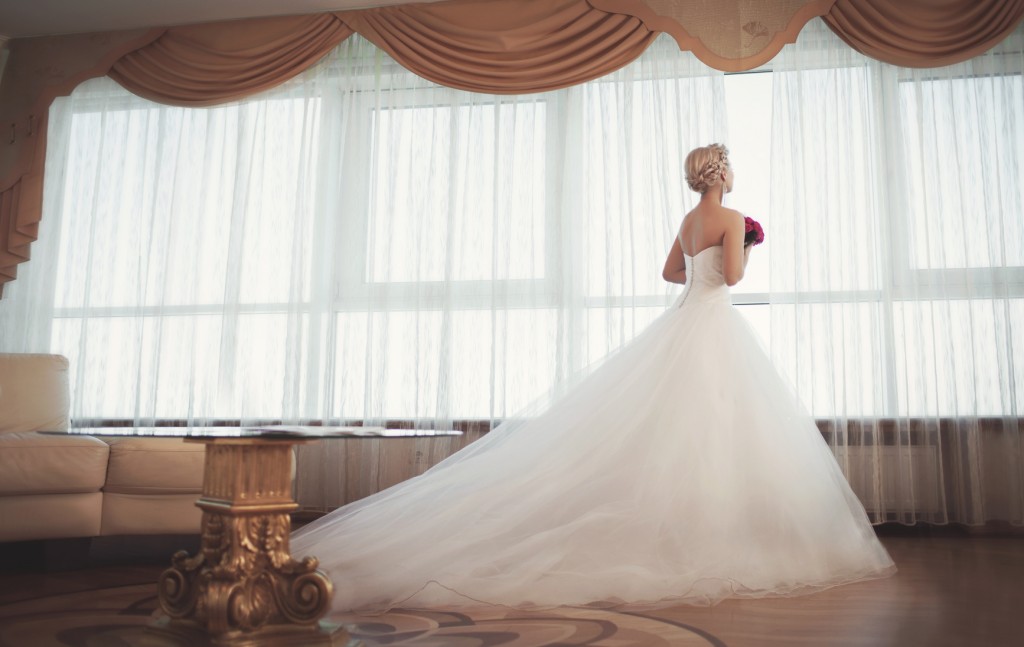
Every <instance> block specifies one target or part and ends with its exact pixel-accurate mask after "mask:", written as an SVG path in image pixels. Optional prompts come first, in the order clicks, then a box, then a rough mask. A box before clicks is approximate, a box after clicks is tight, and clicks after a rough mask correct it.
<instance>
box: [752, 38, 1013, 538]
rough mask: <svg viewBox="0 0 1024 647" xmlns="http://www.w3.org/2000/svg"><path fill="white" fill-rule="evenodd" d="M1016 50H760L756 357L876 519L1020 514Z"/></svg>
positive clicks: (806, 46)
mask: <svg viewBox="0 0 1024 647" xmlns="http://www.w3.org/2000/svg"><path fill="white" fill-rule="evenodd" d="M1022 50H1024V31H1022V30H1021V29H1018V30H1017V31H1016V32H1015V33H1014V34H1013V35H1012V36H1011V37H1010V38H1009V39H1007V40H1006V41H1005V42H1003V43H1002V44H1001V45H999V46H998V47H997V48H995V49H994V50H992V51H990V52H988V53H986V54H984V55H983V56H980V57H978V58H975V59H973V60H971V61H968V62H966V63H963V64H960V65H955V66H951V67H945V68H941V69H918V70H910V69H904V68H897V67H894V66H890V65H885V64H882V63H879V62H877V61H873V60H871V59H868V58H866V57H863V56H861V55H859V54H857V53H856V52H854V51H852V50H851V49H850V48H849V47H848V46H847V45H846V44H845V43H843V42H842V41H840V40H839V39H838V38H837V37H836V36H834V35H833V34H832V33H831V32H830V31H829V30H828V29H827V28H825V27H824V25H823V24H822V23H821V22H820V21H812V23H810V24H808V26H807V27H806V28H805V29H804V30H803V32H801V34H800V37H799V39H798V41H797V42H796V43H795V44H794V45H791V46H788V47H786V48H785V49H784V50H783V51H782V53H781V55H780V56H778V57H777V58H776V59H775V60H774V61H772V68H773V71H774V72H773V77H774V79H773V80H774V87H773V106H772V110H773V127H772V156H771V157H772V168H771V180H772V193H771V196H772V200H771V205H772V206H771V230H770V232H769V235H770V239H771V263H770V265H771V270H770V275H771V350H772V355H773V359H774V360H775V362H776V364H777V365H778V366H779V367H780V368H781V369H783V370H784V372H786V373H788V374H789V375H790V377H791V378H792V379H793V381H794V383H795V385H796V387H797V390H798V392H799V393H800V395H801V397H802V398H803V399H804V401H805V403H806V405H807V407H808V408H809V409H810V410H811V412H812V413H813V414H814V415H815V416H816V417H817V418H819V419H821V420H824V421H825V423H826V424H825V427H826V429H825V430H826V436H827V438H828V440H829V442H830V443H831V444H832V447H833V449H834V451H835V453H836V456H837V458H838V459H839V460H840V462H841V464H842V465H843V467H844V470H845V472H846V474H847V477H848V478H849V480H850V481H851V484H852V485H853V487H854V489H855V490H856V491H857V493H858V495H859V496H860V498H861V499H862V501H863V502H864V503H865V506H866V507H867V509H868V512H869V514H870V515H871V517H872V519H873V520H875V521H886V520H890V521H900V522H904V523H913V522H915V521H919V520H920V521H928V522H935V523H944V522H950V521H954V522H961V523H967V524H980V523H984V522H986V521H988V520H992V519H998V520H1005V521H1010V522H1012V523H1015V524H1020V523H1024V473H1022V471H1024V445H1022V442H1021V441H1022V429H1021V422H1020V417H1021V415H1022V413H1024V215H1022V214H1024V194H1022V191H1024V94H1022V79H1024V76H1022V75H1024V55H1022Z"/></svg>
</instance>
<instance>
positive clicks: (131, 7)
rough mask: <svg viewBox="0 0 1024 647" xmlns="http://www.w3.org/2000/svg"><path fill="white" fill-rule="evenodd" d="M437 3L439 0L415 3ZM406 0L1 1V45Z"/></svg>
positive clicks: (400, 2) (353, 7)
mask: <svg viewBox="0 0 1024 647" xmlns="http://www.w3.org/2000/svg"><path fill="white" fill-rule="evenodd" d="M415 1H417V2H438V1H439V0H415ZM409 2H410V0H0V40H2V39H6V38H22V37H25V36H47V35H52V34H79V33H89V32H96V31H111V30H116V29H134V28H137V27H165V26H169V25H185V24H189V23H197V22H212V21H215V20H231V19H233V18H250V17H255V16H282V15H287V14H302V13H317V12H321V11H336V10H340V9H363V8H365V7H380V6H384V5H395V4H407V3H409Z"/></svg>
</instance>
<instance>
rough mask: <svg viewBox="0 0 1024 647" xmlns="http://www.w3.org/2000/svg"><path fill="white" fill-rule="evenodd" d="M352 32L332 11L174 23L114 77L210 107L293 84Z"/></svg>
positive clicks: (159, 97)
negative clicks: (253, 18)
mask: <svg viewBox="0 0 1024 647" xmlns="http://www.w3.org/2000/svg"><path fill="white" fill-rule="evenodd" d="M350 35H352V28H351V27H349V26H348V25H346V24H345V23H343V22H342V21H340V20H338V18H336V17H335V16H334V15H332V14H329V13H328V14H317V15H310V16H286V17H283V18H264V19H256V20H246V21H239V22H232V23H212V24H206V25H190V26H185V27H174V28H172V29H168V30H166V31H164V33H163V34H161V35H160V37H159V38H157V39H156V40H154V41H153V42H152V43H150V44H149V45H147V46H145V47H142V48H140V49H137V50H135V51H134V52H129V53H127V54H125V55H124V56H122V57H120V58H119V59H118V60H117V61H115V62H114V64H113V66H111V68H110V71H109V72H107V74H108V76H110V77H111V78H112V79H114V80H115V81H117V82H118V83H120V84H121V85H123V86H124V87H125V88H127V89H128V90H131V91H132V92H133V93H135V94H137V95H139V96H142V97H146V98H147V99H151V100H153V101H157V102H159V103H166V104H170V105H182V106H210V105H216V104H218V103H224V102H226V101H233V100H235V99H241V98H242V97H246V96H249V95H251V94H256V93H257V92H260V91H263V90H266V89H269V88H272V87H274V86H276V85H279V84H281V83H283V82H285V81H287V80H288V79H290V78H292V77H294V76H296V75H297V74H299V73H301V72H302V71H303V70H305V69H307V68H309V67H310V66H312V65H313V64H314V63H316V62H317V61H319V60H320V59H321V58H323V56H324V55H325V54H327V52H329V51H331V50H332V49H334V47H335V46H337V45H338V43H340V42H342V41H344V40H345V39H346V38H348V37H349V36H350Z"/></svg>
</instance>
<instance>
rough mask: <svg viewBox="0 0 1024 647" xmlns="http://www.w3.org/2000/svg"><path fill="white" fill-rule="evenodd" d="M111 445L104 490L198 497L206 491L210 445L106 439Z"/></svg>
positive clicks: (165, 440)
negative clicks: (205, 460) (205, 479)
mask: <svg viewBox="0 0 1024 647" xmlns="http://www.w3.org/2000/svg"><path fill="white" fill-rule="evenodd" d="M104 441H105V442H106V443H107V444H108V445H109V446H110V461H109V464H108V467H107V482H106V485H104V486H103V491H104V492H108V493H118V494H194V495H197V496H196V498H198V494H199V493H201V492H202V490H203V459H204V456H205V451H206V446H205V445H203V444H201V443H186V442H185V441H184V440H182V439H180V438H138V437H133V438H105V439H104Z"/></svg>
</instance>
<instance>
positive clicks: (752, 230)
mask: <svg viewBox="0 0 1024 647" xmlns="http://www.w3.org/2000/svg"><path fill="white" fill-rule="evenodd" d="M743 221H744V223H745V226H746V233H745V234H744V235H743V246H744V247H746V246H747V245H760V244H761V243H763V242H764V229H762V228H761V223H759V222H758V221H756V220H754V219H753V218H751V217H750V216H744V217H743Z"/></svg>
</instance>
